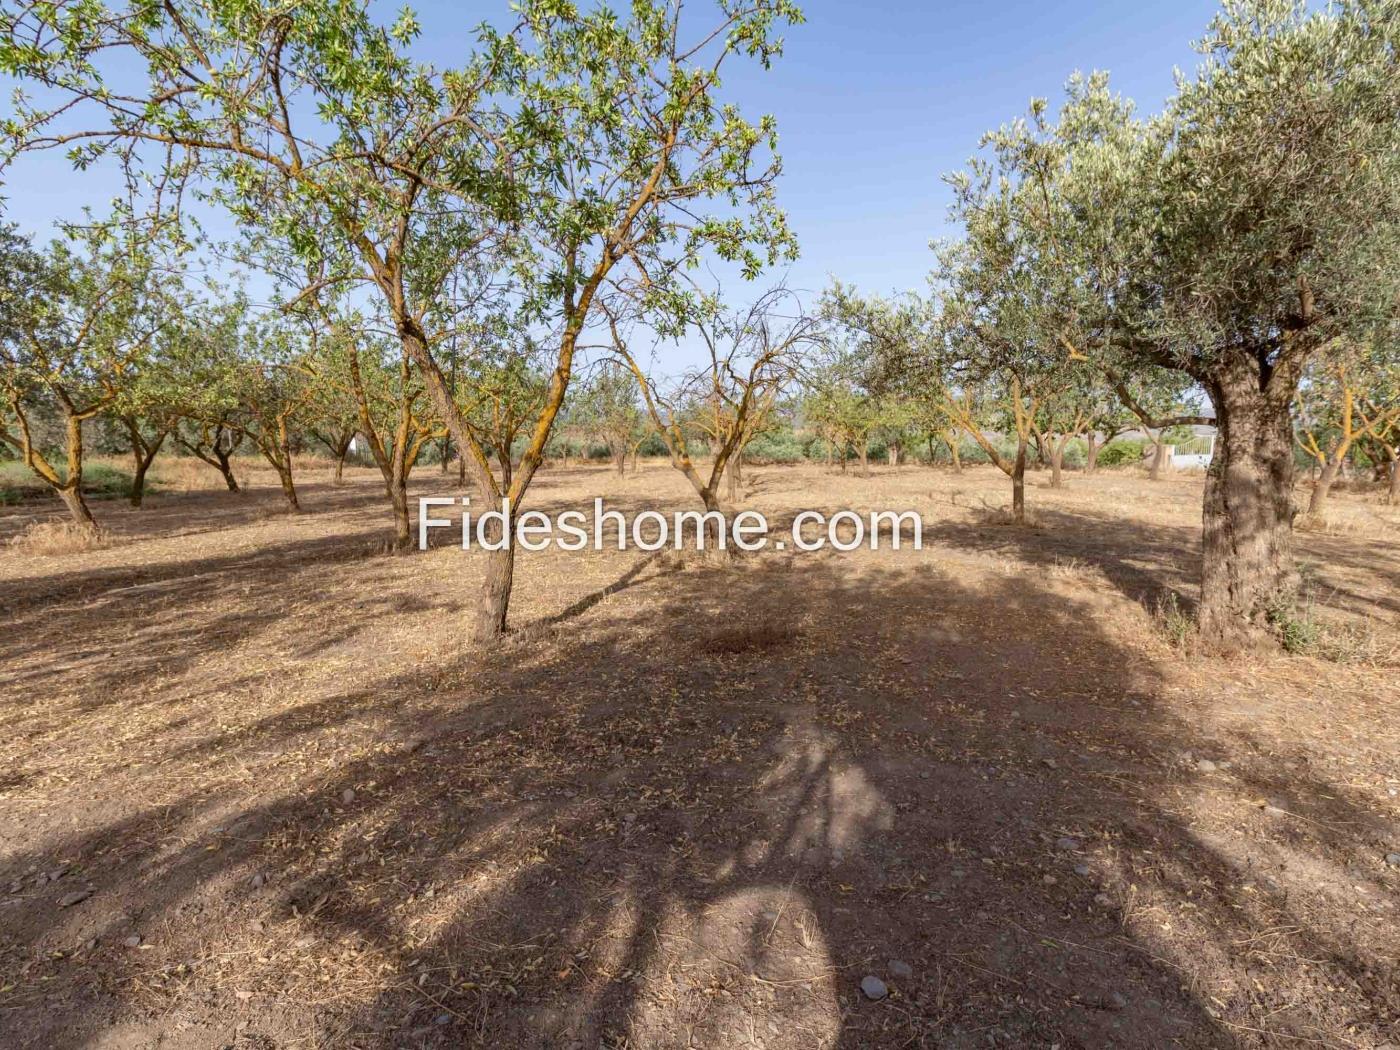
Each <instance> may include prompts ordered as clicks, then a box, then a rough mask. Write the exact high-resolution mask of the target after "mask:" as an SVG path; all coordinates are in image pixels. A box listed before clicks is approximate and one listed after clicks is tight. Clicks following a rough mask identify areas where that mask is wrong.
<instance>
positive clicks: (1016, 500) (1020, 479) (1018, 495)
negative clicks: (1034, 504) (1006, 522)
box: [1011, 438, 1026, 525]
mask: <svg viewBox="0 0 1400 1050" xmlns="http://www.w3.org/2000/svg"><path fill="white" fill-rule="evenodd" d="M1011 517H1012V518H1013V519H1014V520H1015V522H1016V524H1017V525H1024V524H1025V523H1026V439H1025V438H1022V439H1021V440H1020V441H1019V442H1018V443H1017V445H1016V462H1015V464H1014V465H1013V466H1012V468H1011Z"/></svg>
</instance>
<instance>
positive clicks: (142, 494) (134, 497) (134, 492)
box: [130, 453, 150, 509]
mask: <svg viewBox="0 0 1400 1050" xmlns="http://www.w3.org/2000/svg"><path fill="white" fill-rule="evenodd" d="M149 466H150V460H145V461H143V460H142V459H141V456H140V454H139V453H138V454H137V456H136V469H135V470H134V471H132V472H131V496H130V502H131V505H132V506H133V507H136V508H138V509H139V508H140V506H141V501H142V500H143V499H145V498H146V468H147V467H149Z"/></svg>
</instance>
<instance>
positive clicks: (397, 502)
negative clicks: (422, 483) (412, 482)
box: [389, 475, 413, 551]
mask: <svg viewBox="0 0 1400 1050" xmlns="http://www.w3.org/2000/svg"><path fill="white" fill-rule="evenodd" d="M389 503H390V505H391V506H392V507H393V509H394V550H397V551H404V550H408V549H409V548H410V547H411V546H412V545H413V532H412V528H411V525H410V522H409V519H408V477H407V475H404V476H400V477H397V478H394V479H392V480H391V481H390V483H389Z"/></svg>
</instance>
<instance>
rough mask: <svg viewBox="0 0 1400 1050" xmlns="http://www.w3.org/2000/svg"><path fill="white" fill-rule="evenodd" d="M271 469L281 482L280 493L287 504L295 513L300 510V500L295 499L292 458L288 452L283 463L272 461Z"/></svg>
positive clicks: (295, 489) (295, 488) (295, 490)
mask: <svg viewBox="0 0 1400 1050" xmlns="http://www.w3.org/2000/svg"><path fill="white" fill-rule="evenodd" d="M273 469H275V470H276V471H277V480H278V481H280V482H281V483H282V495H283V496H285V497H286V499H287V506H288V507H289V508H290V509H291V510H292V511H293V512H295V513H300V512H301V502H300V501H299V500H298V499H297V487H296V483H295V482H294V481H293V480H292V460H291V455H290V453H288V455H287V459H286V462H285V463H274V464H273Z"/></svg>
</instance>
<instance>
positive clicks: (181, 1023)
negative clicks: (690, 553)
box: [0, 463, 1400, 1050]
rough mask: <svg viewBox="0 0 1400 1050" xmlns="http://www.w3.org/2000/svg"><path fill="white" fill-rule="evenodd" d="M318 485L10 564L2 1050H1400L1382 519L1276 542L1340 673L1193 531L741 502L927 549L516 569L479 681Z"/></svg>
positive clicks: (445, 586) (649, 492)
mask: <svg viewBox="0 0 1400 1050" xmlns="http://www.w3.org/2000/svg"><path fill="white" fill-rule="evenodd" d="M324 476H325V472H324V470H320V469H318V471H317V472H316V473H315V474H314V475H308V478H307V481H308V484H306V486H305V489H306V490H305V493H304V502H305V506H306V513H304V514H302V515H300V516H297V517H288V516H286V515H283V514H281V513H280V512H279V510H278V496H277V494H276V492H275V491H274V490H273V489H272V488H271V487H270V486H269V485H268V484H267V483H268V481H269V480H270V479H269V478H267V477H266V476H262V475H260V476H255V477H254V479H253V480H254V482H255V485H256V487H255V488H254V489H253V491H251V492H248V493H244V494H238V495H234V494H227V493H218V492H213V491H199V492H187V493H182V492H170V493H167V494H165V495H159V496H156V497H154V498H153V499H152V500H151V504H150V506H149V507H148V508H147V509H145V510H143V511H140V512H135V511H131V510H129V509H127V508H125V507H117V506H115V505H109V504H99V505H98V506H97V511H98V513H99V516H100V517H102V518H103V519H104V521H105V522H106V523H107V524H108V526H109V528H110V531H111V535H112V539H111V542H110V543H109V544H108V545H107V546H106V547H104V548H103V549H100V550H95V551H90V552H86V553H82V554H75V555H70V556H64V557H59V556H46V557H40V556H34V555H28V554H23V553H20V552H18V551H17V550H8V551H6V550H0V588H2V589H0V623H3V625H4V627H3V632H2V633H0V660H3V664H0V724H3V725H4V726H5V730H6V731H5V733H4V734H3V737H0V1046H4V1047H7V1048H8V1047H14V1048H17V1050H19V1048H67V1047H73V1048H79V1047H82V1048H110V1050H115V1048H123V1050H126V1048H130V1050H135V1048H138V1047H156V1046H158V1047H162V1048H168V1047H174V1048H204V1047H220V1048H223V1047H235V1048H244V1047H247V1048H267V1050H270V1048H284V1047H285V1048H290V1047H335V1048H354V1047H358V1048H364V1050H389V1048H400V1047H403V1048H408V1047H414V1048H417V1047H461V1046H482V1047H513V1048H514V1047H519V1048H554V1047H560V1048H567V1047H576V1048H587V1050H595V1048H599V1047H605V1048H622V1047H632V1048H643V1047H645V1048H651V1047H657V1048H690V1047H715V1048H726V1050H727V1048H737V1047H761V1048H768V1050H788V1048H793V1050H796V1048H809V1047H853V1048H854V1047H891V1048H893V1047H916V1046H927V1047H950V1048H955V1047H974V1046H976V1047H986V1046H1008V1047H1010V1046H1016V1047H1026V1046H1044V1047H1050V1046H1060V1047H1098V1046H1108V1045H1113V1046H1121V1047H1160V1046H1172V1045H1179V1046H1188V1047H1231V1046H1240V1047H1253V1046H1297V1045H1300V1044H1301V1045H1321V1046H1336V1047H1380V1046H1383V1045H1386V1044H1387V1043H1396V1044H1400V963H1398V962H1397V955H1398V954H1400V935H1398V934H1397V931H1400V797H1398V796H1400V762H1398V761H1397V756H1400V716H1398V715H1397V712H1398V711H1400V706H1397V701H1398V700H1400V686H1398V685H1397V680H1400V675H1397V665H1396V663H1395V662H1394V654H1395V652H1396V644H1397V643H1396V638H1397V630H1398V629H1400V544H1397V539H1396V537H1397V521H1400V518H1398V517H1397V513H1396V512H1395V511H1393V510H1391V509H1389V508H1384V507H1380V506H1378V505H1376V504H1375V503H1374V502H1369V501H1368V499H1367V498H1366V497H1364V496H1361V495H1344V496H1341V497H1339V504H1338V508H1337V511H1336V515H1337V518H1336V525H1335V528H1330V529H1329V530H1328V531H1327V532H1325V533H1322V534H1313V533H1310V534H1304V535H1301V536H1300V537H1299V543H1300V548H1301V555H1302V559H1303V562H1304V568H1305V572H1306V574H1307V576H1308V579H1309V581H1310V586H1311V590H1312V593H1313V594H1314V595H1316V596H1317V597H1316V600H1317V602H1318V606H1319V608H1318V610H1317V612H1318V616H1319V618H1320V619H1321V620H1324V621H1326V622H1328V623H1330V624H1332V625H1333V626H1332V627H1331V628H1330V629H1331V630H1332V631H1334V632H1335V637H1336V638H1338V639H1340V640H1341V641H1339V642H1338V644H1337V645H1336V646H1335V649H1336V653H1334V655H1335V656H1337V657H1338V659H1334V660H1328V661H1323V660H1320V659H1315V658H1312V657H1306V656H1301V657H1289V656H1283V655H1280V656H1277V657H1269V658H1267V659H1263V658H1261V659H1253V660H1249V661H1245V660H1239V659H1236V660H1233V661H1220V660H1214V659H1207V658H1204V657H1199V656H1193V655H1191V654H1189V653H1185V652H1183V651H1181V650H1180V649H1178V648H1175V647H1174V646H1173V644H1172V642H1171V639H1170V623H1169V622H1168V621H1169V620H1170V617H1169V616H1167V617H1164V616H1163V615H1161V614H1160V612H1161V610H1170V609H1172V608H1178V609H1183V610H1186V611H1189V607H1190V602H1191V599H1192V594H1193V591H1192V579H1193V574H1194V565H1195V559H1196V556H1197V544H1198V535H1197V533H1198V531H1199V527H1198V523H1199V499H1200V482H1199V479H1190V478H1174V479H1170V480H1167V481H1163V482H1160V483H1156V484H1154V483H1150V482H1148V481H1147V480H1146V479H1144V478H1141V477H1138V476H1136V475H1127V474H1105V475H1101V476H1099V477H1094V478H1083V477H1077V476H1071V479H1070V480H1069V482H1068V484H1067V485H1066V487H1065V488H1063V489H1060V490H1051V489H1049V488H1047V487H1045V480H1044V478H1043V477H1042V476H1037V477H1036V479H1035V484H1034V485H1033V487H1032V490H1031V494H1030V495H1031V503H1032V507H1033V510H1034V512H1035V514H1036V516H1037V519H1038V524H1037V526H1035V527H1033V528H1023V529H1022V528H1011V527H1007V526H1003V525H998V524H995V523H994V522H995V520H996V518H995V515H994V513H993V512H994V510H995V508H997V507H999V506H1001V505H1002V504H1004V503H1005V502H1006V499H1007V493H1006V492H1005V491H1004V488H1005V481H1004V479H1003V478H1002V477H1001V476H1000V475H999V474H996V473H995V472H992V471H989V470H974V471H969V472H968V473H966V474H964V475H962V476H954V475H952V474H949V473H946V472H939V471H933V470H927V469H923V468H918V467H908V468H901V469H898V470H894V469H888V468H886V469H881V470H879V471H877V472H876V474H875V476H874V477H873V478H861V477H858V476H856V475H855V474H854V473H851V474H847V475H839V474H830V473H826V472H824V471H823V470H821V469H819V468H816V467H801V468H785V467H771V468H756V469H753V470H751V472H750V477H749V478H748V481H747V484H748V489H747V491H746V492H745V494H744V499H743V501H742V505H743V506H747V507H754V508H757V509H760V510H763V511H765V512H767V513H769V514H770V516H771V517H772V518H773V519H775V520H783V519H784V518H785V516H789V515H791V514H792V513H793V512H794V511H795V510H797V509H799V508H804V507H807V506H812V507H816V508H825V509H829V510H830V509H835V508H841V507H854V508H856V509H868V508H872V507H878V508H890V509H904V508H906V507H907V508H912V509H915V510H918V511H920V512H921V513H922V514H923V516H924V544H925V545H924V549H923V550H922V551H914V550H911V549H907V548H906V549H903V550H900V551H890V550H882V551H878V552H870V551H868V550H863V551H860V552H852V553H850V554H841V553H838V552H834V551H824V552H821V553H810V554H807V553H797V552H793V551H786V552H777V551H772V552H769V553H764V554H759V555H752V556H747V557H744V558H742V559H739V560H737V561H735V562H734V563H733V564H729V565H725V564H714V563H708V562H702V561H697V560H695V559H694V558H685V557H678V556H671V555H656V556H652V555H646V554H643V553H639V552H636V551H627V552H618V551H607V552H589V553H579V554H569V553H566V552H559V551H549V552H545V553H540V554H522V555H521V557H520V559H519V561H518V581H517V585H516V592H515V601H514V605H513V614H512V616H513V622H514V623H515V624H516V626H517V628H518V630H517V632H516V633H515V634H514V635H513V636H512V638H511V639H510V640H509V642H508V643H507V644H505V645H504V646H502V647H501V648H500V649H499V650H498V651H494V652H489V653H487V652H481V651H477V650H473V649H472V648H470V647H469V646H467V645H465V644H464V642H463V640H462V639H463V631H464V627H465V624H466V622H467V618H468V616H469V614H470V611H471V606H472V602H473V600H474V597H475V590H476V587H477V581H478V579H479V576H480V572H481V563H480V561H479V560H478V558H477V555H475V554H464V553H463V552H462V551H460V550H458V549H455V548H454V547H453V546H452V545H451V538H450V537H447V538H445V537H444V534H446V533H450V532H452V531H453V530H450V529H448V530H441V532H440V533H438V534H437V535H436V536H435V542H437V543H439V544H441V546H438V547H436V548H435V549H433V550H431V551H429V552H426V553H414V554H409V555H403V556H388V555H385V554H382V553H380V552H379V548H380V544H381V541H382V539H383V536H384V533H385V527H386V521H387V518H386V514H385V511H384V507H383V496H382V489H380V488H379V487H378V484H377V480H376V478H375V477H373V476H371V474H369V473H367V472H355V473H354V476H353V477H352V478H351V481H350V483H349V484H347V485H345V486H343V487H333V486H331V485H330V484H329V483H328V482H325V481H324V480H323V478H324ZM532 492H534V493H535V499H534V502H533V505H534V506H536V507H538V508H540V509H543V510H547V511H549V510H553V511H558V510H562V509H565V508H568V507H575V506H577V507H587V506H588V505H589V504H590V503H591V501H592V498H593V496H594V495H597V494H602V495H604V496H605V497H606V498H607V499H608V501H609V504H610V505H611V506H616V507H617V508H619V509H622V510H631V511H636V510H639V509H642V508H651V507H654V508H656V509H661V510H672V509H676V508H682V507H688V506H690V505H691V503H692V502H693V501H692V500H691V499H690V498H689V497H688V494H687V491H686V489H685V486H684V482H683V480H681V479H680V478H679V476H678V475H676V474H675V473H674V472H673V471H671V470H670V469H669V468H668V467H667V466H665V465H664V464H660V463H657V464H646V465H645V466H644V469H643V470H642V471H641V472H640V473H639V474H627V475H624V476H621V477H619V476H617V475H616V474H614V473H612V472H610V471H606V470H602V469H598V468H572V469H567V470H566V469H554V470H552V471H550V472H548V473H546V474H544V475H542V476H541V478H540V480H539V482H538V484H537V487H536V489H535V490H532ZM429 494H452V489H451V486H450V485H449V484H447V483H446V482H444V481H442V480H441V479H440V478H439V476H438V475H437V474H436V473H435V472H434V471H433V470H432V469H429V470H425V471H423V472H421V473H420V475H419V477H418V478H417V479H416V480H415V495H429ZM48 512H49V511H48V508H46V507H42V506H40V505H37V504H31V505H27V506H25V507H22V508H7V509H6V510H5V511H4V512H3V517H0V536H5V535H10V534H13V533H15V532H17V531H18V530H19V528H20V527H21V526H22V525H23V524H24V523H26V522H27V521H28V520H30V519H32V518H33V517H34V516H35V515H42V514H45V513H48ZM1172 595H1175V597H1174V598H1173V597H1171V596H1172ZM1343 643H1345V644H1343ZM1339 661H1340V662H1339ZM1387 858H1389V860H1388V859H1387ZM872 979H873V980H872ZM863 987H864V989H865V990H862V988H863Z"/></svg>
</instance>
